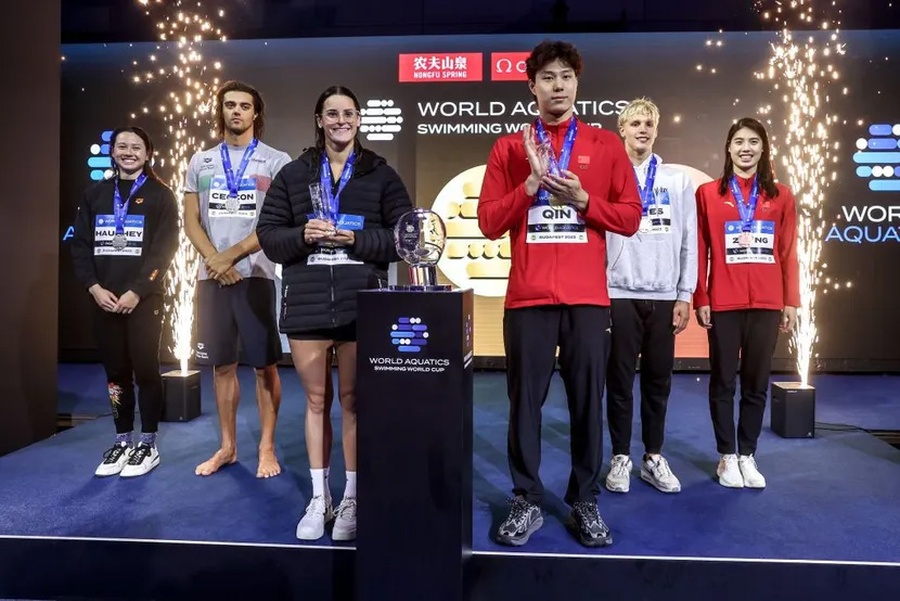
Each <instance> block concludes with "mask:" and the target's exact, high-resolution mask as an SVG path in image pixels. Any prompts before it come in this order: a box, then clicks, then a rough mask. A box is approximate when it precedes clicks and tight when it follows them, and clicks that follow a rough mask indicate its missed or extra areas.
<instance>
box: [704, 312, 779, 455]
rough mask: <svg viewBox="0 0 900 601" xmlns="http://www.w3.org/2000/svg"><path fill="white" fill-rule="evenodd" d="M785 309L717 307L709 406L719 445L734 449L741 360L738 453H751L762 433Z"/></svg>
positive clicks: (722, 449)
mask: <svg viewBox="0 0 900 601" xmlns="http://www.w3.org/2000/svg"><path fill="white" fill-rule="evenodd" d="M780 322H781V312H780V311H769V310H763V309H747V310H743V311H713V312H712V326H713V327H712V329H710V330H709V334H708V335H709V367H710V374H709V410H710V416H711V417H712V422H713V430H714V432H715V435H716V450H717V451H718V452H719V453H721V454H732V453H734V451H735V427H734V393H735V390H736V388H737V375H738V364H739V363H740V376H741V398H740V407H739V410H738V424H737V452H738V453H740V454H741V455H752V454H753V453H755V452H756V443H757V440H758V439H759V435H760V433H761V432H762V425H763V414H764V413H765V411H766V399H767V397H768V393H769V391H768V388H769V376H770V374H771V373H772V355H774V354H775V345H776V343H777V342H778V324H779V323H780Z"/></svg>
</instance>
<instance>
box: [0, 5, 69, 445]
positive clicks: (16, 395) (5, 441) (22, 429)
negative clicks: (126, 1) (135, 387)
mask: <svg viewBox="0 0 900 601" xmlns="http://www.w3.org/2000/svg"><path fill="white" fill-rule="evenodd" d="M59 15H60V3H59V0H52V1H51V0H48V1H46V2H13V3H8V5H4V17H5V18H6V19H8V22H9V23H16V24H19V25H18V26H16V27H9V28H7V31H6V32H4V35H3V36H2V39H0V56H3V57H4V60H3V61H2V63H0V80H2V81H3V82H4V84H5V88H6V97H7V99H8V100H9V102H8V103H7V107H6V108H7V110H6V120H5V127H4V131H5V132H6V141H5V142H4V144H3V149H2V153H3V154H2V159H0V177H2V179H3V181H8V182H13V183H11V184H10V185H11V186H13V187H14V188H15V190H9V191H8V193H6V194H4V195H3V199H2V201H0V206H2V209H0V255H2V256H3V257H4V263H5V265H4V269H3V272H4V273H3V276H4V277H5V278H6V280H5V281H6V284H5V289H4V291H3V307H2V310H0V332H3V344H2V345H0V347H2V350H0V455H3V454H5V453H8V452H10V451H13V450H16V449H19V448H21V447H24V446H26V445H29V444H31V443H32V442H35V441H38V440H41V439H43V438H46V437H48V436H50V435H52V434H53V433H54V432H55V428H56V354H57V347H56V340H57V300H58V290H57V285H58V281H57V277H56V272H57V270H58V259H59V242H58V241H59V236H58V231H59V204H58V202H57V199H58V198H59V197H60V194H59V177H58V173H59V171H58V168H59V152H58V148H57V145H56V141H57V140H58V139H59V81H60V80H59V60H60V59H59V36H60V25H59V24H60V21H59Z"/></svg>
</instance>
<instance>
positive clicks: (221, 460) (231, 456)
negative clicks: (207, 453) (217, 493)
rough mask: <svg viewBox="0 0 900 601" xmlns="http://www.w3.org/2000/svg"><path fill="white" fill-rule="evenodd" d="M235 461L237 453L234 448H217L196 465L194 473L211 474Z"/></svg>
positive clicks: (200, 474)
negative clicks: (211, 454) (207, 457)
mask: <svg viewBox="0 0 900 601" xmlns="http://www.w3.org/2000/svg"><path fill="white" fill-rule="evenodd" d="M235 461H237V453H236V452H235V451H234V450H231V451H229V450H226V449H219V450H218V451H216V452H215V454H214V455H213V456H212V457H210V458H209V459H207V460H206V461H204V462H203V463H201V464H200V465H198V466H197V469H195V470H194V473H195V474H197V475H198V476H211V475H213V474H215V473H216V472H217V471H219V468H221V467H224V466H226V465H231V464H232V463H234V462H235Z"/></svg>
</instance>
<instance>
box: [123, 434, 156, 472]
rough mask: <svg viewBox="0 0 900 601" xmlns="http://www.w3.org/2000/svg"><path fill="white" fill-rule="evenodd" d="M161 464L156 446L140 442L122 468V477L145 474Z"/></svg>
mask: <svg viewBox="0 0 900 601" xmlns="http://www.w3.org/2000/svg"><path fill="white" fill-rule="evenodd" d="M157 465H159V451H157V450H156V446H152V447H151V446H150V445H148V444H143V443H141V444H139V445H138V446H137V448H136V449H135V450H134V451H132V453H131V457H130V458H129V459H128V463H126V464H125V467H123V468H122V473H121V474H119V476H120V477H121V478H134V477H135V476H143V475H144V474H146V473H147V472H149V471H150V470H152V469H153V468H155V467H156V466H157Z"/></svg>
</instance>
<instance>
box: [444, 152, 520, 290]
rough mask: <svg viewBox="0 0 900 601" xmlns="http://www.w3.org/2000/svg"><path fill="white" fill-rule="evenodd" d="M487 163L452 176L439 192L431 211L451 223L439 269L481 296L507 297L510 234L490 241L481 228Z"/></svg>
mask: <svg viewBox="0 0 900 601" xmlns="http://www.w3.org/2000/svg"><path fill="white" fill-rule="evenodd" d="M484 171H485V165H479V166H477V167H472V168H471V169H467V170H465V171H463V172H462V173H460V174H459V175H457V176H456V177H454V178H453V179H451V180H450V181H449V182H447V184H446V185H445V186H444V188H443V189H442V190H441V191H440V193H439V194H438V195H437V198H436V199H435V201H434V205H433V206H432V207H431V210H432V211H434V212H435V213H437V214H438V215H440V216H441V218H442V219H443V220H444V223H445V224H446V226H447V246H446V248H445V249H444V254H443V256H442V257H441V260H440V262H438V268H439V269H440V270H441V273H443V274H444V275H445V276H447V279H449V280H450V281H451V282H453V284H454V285H456V286H459V287H460V288H471V289H472V291H473V292H474V293H475V294H476V295H477V296H495V297H503V296H506V282H507V280H508V279H509V268H510V248H509V234H508V233H507V234H505V235H504V236H503V237H502V238H500V239H499V240H488V239H487V238H485V237H484V235H483V234H482V233H481V229H479V227H478V196H479V194H481V182H482V180H484Z"/></svg>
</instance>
